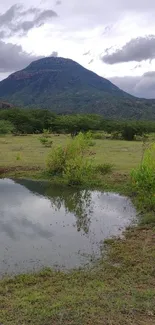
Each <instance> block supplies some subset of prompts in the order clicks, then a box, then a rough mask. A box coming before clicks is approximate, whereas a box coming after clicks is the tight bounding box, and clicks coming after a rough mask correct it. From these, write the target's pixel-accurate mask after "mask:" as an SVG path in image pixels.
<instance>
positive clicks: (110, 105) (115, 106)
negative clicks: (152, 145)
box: [0, 57, 155, 119]
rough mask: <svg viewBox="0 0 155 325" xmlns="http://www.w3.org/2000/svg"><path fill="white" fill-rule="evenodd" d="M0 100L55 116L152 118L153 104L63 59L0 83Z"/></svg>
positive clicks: (37, 63) (48, 61)
mask: <svg viewBox="0 0 155 325" xmlns="http://www.w3.org/2000/svg"><path fill="white" fill-rule="evenodd" d="M0 99H1V100H3V101H4V100H5V101H8V102H10V103H12V104H13V105H17V106H22V107H37V108H48V109H50V110H52V111H55V112H57V113H96V114H102V115H104V116H106V117H111V118H137V119H140V118H144V119H145V118H147V119H151V118H153V119H155V101H154V100H143V99H138V98H135V97H133V96H131V95H129V94H127V93H125V92H124V91H122V90H120V89H119V88H118V87H116V86H115V85H114V84H112V83H111V82H110V81H109V80H107V79H104V78H102V77H100V76H98V75H97V74H95V73H93V72H92V71H89V70H87V69H85V68H83V67H82V66H81V65H79V64H78V63H76V62H74V61H72V60H70V59H64V58H57V57H49V58H44V59H40V60H37V61H35V62H32V63H31V64H30V65H29V66H28V67H26V68H25V69H23V70H21V71H18V72H15V73H13V74H11V75H10V76H9V77H8V78H7V79H5V80H3V81H1V82H0Z"/></svg>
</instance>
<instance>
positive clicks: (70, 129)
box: [0, 108, 155, 141]
mask: <svg viewBox="0 0 155 325" xmlns="http://www.w3.org/2000/svg"><path fill="white" fill-rule="evenodd" d="M0 121H3V122H1V123H2V124H4V121H7V122H9V123H11V124H10V131H11V132H14V133H16V134H31V133H38V134H39V133H43V130H45V129H46V130H49V131H50V132H55V133H69V134H71V135H73V136H74V135H77V134H78V133H79V132H88V131H89V130H91V131H92V132H93V131H104V132H106V133H108V134H117V133H118V134H119V137H120V138H122V139H124V140H129V141H132V140H134V138H135V136H137V135H138V136H142V135H143V134H146V133H153V132H155V121H134V120H106V119H104V117H103V116H100V115H96V114H72V115H56V114H54V113H52V112H51V111H49V110H43V109H42V110H40V109H16V108H14V109H13V108H11V109H8V110H0ZM11 126H12V127H11Z"/></svg>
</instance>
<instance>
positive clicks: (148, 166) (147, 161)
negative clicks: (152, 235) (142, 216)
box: [131, 144, 155, 210]
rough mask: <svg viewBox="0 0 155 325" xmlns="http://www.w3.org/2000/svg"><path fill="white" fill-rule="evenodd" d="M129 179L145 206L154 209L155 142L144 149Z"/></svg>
mask: <svg viewBox="0 0 155 325" xmlns="http://www.w3.org/2000/svg"><path fill="white" fill-rule="evenodd" d="M131 181H132V186H133V188H134V189H135V190H136V192H137V193H138V195H139V198H140V200H142V201H143V203H144V205H145V207H146V208H147V209H148V210H150V209H153V210H155V144H153V145H151V146H150V148H148V149H147V150H146V151H145V153H144V157H143V160H142V163H141V165H140V166H139V167H138V168H137V169H134V170H133V171H132V172H131Z"/></svg>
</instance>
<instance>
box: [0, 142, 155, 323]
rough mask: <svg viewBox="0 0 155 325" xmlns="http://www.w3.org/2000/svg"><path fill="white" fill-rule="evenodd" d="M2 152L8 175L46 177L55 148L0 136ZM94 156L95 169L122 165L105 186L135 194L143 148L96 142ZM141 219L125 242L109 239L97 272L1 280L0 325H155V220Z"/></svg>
mask: <svg viewBox="0 0 155 325" xmlns="http://www.w3.org/2000/svg"><path fill="white" fill-rule="evenodd" d="M53 138H54V142H55V143H57V144H58V143H60V142H61V143H64V142H65V141H66V137H65V136H60V137H53ZM0 150H1V157H0V159H1V160H0V167H1V171H3V174H2V175H6V176H7V175H9V174H10V173H15V174H16V176H23V175H25V176H26V175H28V176H29V177H31V175H33V176H34V175H35V176H36V177H37V178H39V175H40V177H42V174H41V169H43V168H44V166H45V160H44V157H45V156H46V154H47V152H48V150H49V149H47V148H44V147H42V145H41V144H40V143H39V141H38V136H26V137H6V138H0ZM92 151H95V152H96V155H95V156H94V163H95V164H98V163H103V162H106V163H107V162H109V163H112V164H114V165H115V168H114V172H113V173H112V174H110V175H107V176H103V177H101V184H102V187H103V188H104V189H113V190H119V191H120V192H123V193H125V192H126V193H130V188H129V186H128V174H129V170H130V169H131V168H133V167H136V166H137V165H138V163H139V162H140V160H141V152H142V144H141V143H140V142H125V141H111V140H104V141H103V140H97V141H96V146H95V147H93V148H92ZM19 152H20V155H21V158H20V160H18V159H17V155H19ZM18 166H20V168H19V167H18ZM11 168H12V170H11ZM16 168H17V169H16ZM60 181H61V180H60ZM137 203H139V202H137ZM141 204H142V203H141ZM140 221H141V224H139V226H138V227H135V228H133V229H129V230H127V231H126V232H125V237H124V239H113V240H108V241H107V243H106V245H107V256H106V259H103V258H101V260H100V261H99V262H98V263H96V264H95V265H94V266H93V267H92V268H91V269H84V270H78V271H72V272H70V273H63V272H56V271H51V270H45V271H43V272H41V273H38V274H29V275H21V276H17V277H15V278H13V279H11V278H9V279H3V280H1V281H0V323H2V324H4V325H28V324H30V325H32V324H33V325H60V324H64V325H130V324H132V325H146V324H147V325H153V324H155V218H154V214H153V213H150V215H146V214H145V215H144V216H143V218H141V219H140ZM142 224H143V225H142Z"/></svg>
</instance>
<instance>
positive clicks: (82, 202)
mask: <svg viewBox="0 0 155 325" xmlns="http://www.w3.org/2000/svg"><path fill="white" fill-rule="evenodd" d="M56 192H57V191H54V193H53V189H52V193H51V188H50V187H49V188H48V191H46V195H48V197H49V198H50V200H51V203H52V206H55V207H56V208H57V209H58V210H60V208H61V207H62V206H64V207H65V209H66V212H69V213H73V214H74V215H75V217H76V226H77V230H78V231H81V230H83V231H84V232H85V233H86V234H88V233H89V228H90V223H91V219H90V215H91V214H92V212H93V211H92V205H91V202H92V198H91V192H90V191H88V190H75V189H70V190H68V189H66V190H65V189H63V191H60V188H59V189H58V193H56ZM53 194H54V195H53Z"/></svg>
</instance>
